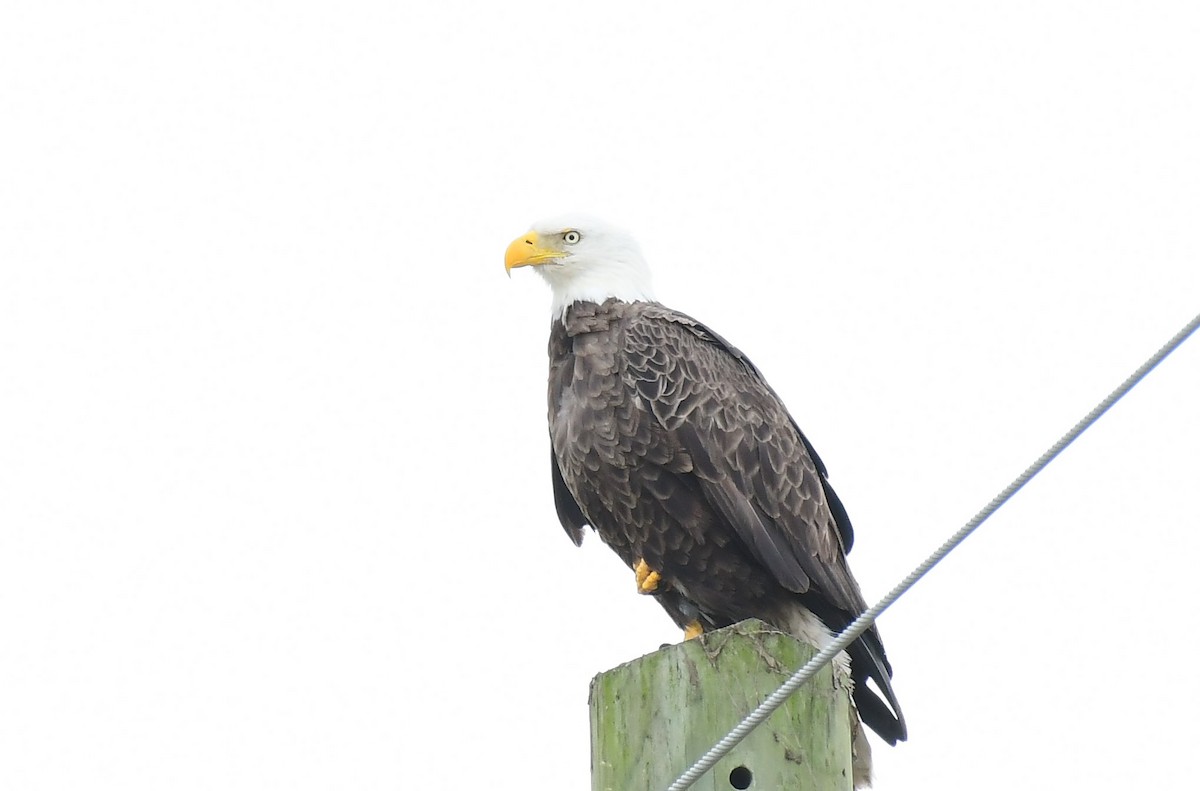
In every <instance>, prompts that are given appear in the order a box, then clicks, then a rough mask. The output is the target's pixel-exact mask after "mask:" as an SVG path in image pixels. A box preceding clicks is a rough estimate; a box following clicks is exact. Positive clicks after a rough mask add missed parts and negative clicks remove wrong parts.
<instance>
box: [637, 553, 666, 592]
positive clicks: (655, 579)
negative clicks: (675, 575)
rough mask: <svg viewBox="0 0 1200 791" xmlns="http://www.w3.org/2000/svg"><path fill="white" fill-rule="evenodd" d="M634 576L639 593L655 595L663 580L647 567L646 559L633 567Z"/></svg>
mask: <svg viewBox="0 0 1200 791" xmlns="http://www.w3.org/2000/svg"><path fill="white" fill-rule="evenodd" d="M633 576H634V577H635V578H636V579H637V589H638V593H654V592H655V591H656V590H658V583H659V582H660V581H661V580H662V576H660V575H659V573H658V572H657V571H652V570H651V569H650V567H649V566H647V565H646V559H645V558H642V559H641V560H639V561H638V562H637V565H636V566H634V567H633Z"/></svg>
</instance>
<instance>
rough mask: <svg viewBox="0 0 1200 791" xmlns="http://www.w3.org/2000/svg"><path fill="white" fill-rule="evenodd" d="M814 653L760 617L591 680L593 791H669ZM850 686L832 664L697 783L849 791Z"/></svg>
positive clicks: (708, 788)
mask: <svg viewBox="0 0 1200 791" xmlns="http://www.w3.org/2000/svg"><path fill="white" fill-rule="evenodd" d="M814 653H815V651H814V650H813V649H812V647H811V646H808V645H806V644H804V643H801V642H800V641H798V640H796V639H795V638H794V637H792V636H791V635H787V634H784V633H782V632H778V631H776V630H774V629H771V628H770V627H769V626H767V625H766V624H763V623H762V622H761V621H753V620H752V621H743V622H742V623H740V624H736V625H734V626H731V627H729V628H727V629H721V630H719V631H715V632H710V633H708V634H705V635H702V636H701V637H699V638H697V639H695V640H689V641H687V642H685V643H681V644H679V645H674V646H669V647H667V648H664V649H662V650H661V651H657V652H655V653H653V654H649V655H647V656H644V657H642V658H641V659H638V660H635V661H633V662H630V663H628V664H625V665H621V666H620V667H617V668H614V669H612V670H609V671H607V672H604V673H601V674H599V675H598V676H596V677H595V678H594V679H593V680H592V689H591V695H590V700H589V703H590V709H591V725H592V789H593V791H642V789H645V790H646V791H662V790H663V789H665V788H667V787H668V786H669V785H670V784H671V783H672V782H674V780H675V779H676V778H677V777H678V776H679V775H680V774H681V773H682V772H683V771H684V770H686V769H687V768H688V767H689V766H691V765H692V763H694V762H695V761H696V759H698V758H699V757H700V756H701V755H703V754H704V752H705V751H706V750H708V749H709V748H710V747H711V746H712V745H713V744H715V743H716V742H717V741H718V740H719V739H721V738H722V737H723V736H725V734H727V733H728V732H729V730H730V729H731V728H732V727H733V726H734V725H736V724H737V723H738V722H739V721H741V719H742V718H743V717H744V716H745V715H747V714H749V713H750V712H751V711H753V710H754V708H755V707H756V706H757V705H758V704H759V703H760V702H761V701H762V700H763V699H764V698H766V697H767V695H769V694H771V693H772V692H774V691H775V689H777V688H778V687H779V685H780V684H782V683H783V682H784V681H785V680H786V679H787V678H788V677H789V676H790V675H791V674H792V673H793V672H794V671H795V670H797V669H798V668H800V667H801V666H802V665H803V664H804V663H805V662H807V661H808V660H809V659H810V658H811V657H812V656H813V654H814ZM850 723H851V714H850V691H849V689H848V688H846V687H845V686H844V685H842V684H841V683H840V682H835V680H834V675H833V671H832V669H831V668H830V667H829V666H828V665H827V666H826V667H824V668H823V669H822V670H821V672H820V673H818V674H817V676H816V677H815V678H813V679H812V680H811V681H809V683H807V684H805V685H804V686H802V687H801V688H800V689H799V690H798V691H797V692H796V693H795V694H794V695H792V696H791V698H789V699H788V701H787V702H786V703H785V704H784V705H783V706H782V707H781V708H780V709H779V710H778V711H776V712H775V713H774V714H773V715H772V716H771V718H770V719H768V720H767V721H766V722H764V723H763V724H762V725H760V726H759V727H758V728H757V729H756V730H755V731H754V732H753V733H751V734H750V736H748V737H747V738H746V740H745V741H743V742H742V743H741V744H739V745H738V746H737V747H736V748H734V750H733V752H731V753H730V754H729V755H727V756H726V757H725V758H723V759H721V761H719V762H718V763H717V764H716V766H714V767H713V769H712V770H711V771H710V772H708V773H707V774H706V775H705V776H704V777H702V778H701V779H700V780H699V781H697V783H696V784H695V785H694V786H692V787H693V788H695V789H703V790H704V791H717V790H718V789H719V791H727V790H728V789H745V788H750V789H784V788H786V789H812V791H834V790H835V789H837V790H842V789H845V790H847V791H848V790H849V789H850V788H852V786H853V781H852V777H851V765H850V727H851V725H850Z"/></svg>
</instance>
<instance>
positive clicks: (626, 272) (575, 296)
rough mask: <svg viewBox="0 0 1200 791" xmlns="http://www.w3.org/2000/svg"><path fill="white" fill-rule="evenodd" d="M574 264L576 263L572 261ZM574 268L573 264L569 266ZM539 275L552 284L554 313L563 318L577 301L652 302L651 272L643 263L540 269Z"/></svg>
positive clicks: (609, 262) (613, 263)
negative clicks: (617, 300)
mask: <svg viewBox="0 0 1200 791" xmlns="http://www.w3.org/2000/svg"><path fill="white" fill-rule="evenodd" d="M572 263H574V262H572ZM568 266H570V265H568ZM538 273H539V274H540V275H541V276H542V277H543V278H545V280H546V282H547V283H549V284H550V290H551V302H550V311H551V314H552V315H553V316H554V317H555V318H562V317H563V316H564V315H565V314H566V312H567V308H569V307H571V305H573V304H575V303H576V302H595V303H601V302H604V301H605V300H607V299H619V300H621V301H622V302H651V301H653V300H654V293H653V292H652V291H651V288H650V273H649V270H648V269H647V268H646V264H645V262H643V261H640V260H638V261H635V262H626V261H621V260H612V259H610V260H606V261H592V262H588V263H587V264H586V265H584V266H578V267H576V266H570V269H569V270H568V269H567V267H556V266H554V265H551V266H541V267H538Z"/></svg>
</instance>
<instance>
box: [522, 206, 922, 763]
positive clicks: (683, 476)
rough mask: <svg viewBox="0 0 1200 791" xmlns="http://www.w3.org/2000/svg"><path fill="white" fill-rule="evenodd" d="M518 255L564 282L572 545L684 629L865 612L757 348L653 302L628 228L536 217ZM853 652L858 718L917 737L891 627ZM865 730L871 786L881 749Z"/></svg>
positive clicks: (553, 404) (563, 463) (554, 418)
mask: <svg viewBox="0 0 1200 791" xmlns="http://www.w3.org/2000/svg"><path fill="white" fill-rule="evenodd" d="M504 264H505V268H506V270H508V271H509V272H510V273H511V271H512V270H513V269H515V268H517V267H523V266H533V267H536V270H537V272H538V273H539V274H540V275H541V276H542V277H543V278H544V279H545V280H546V282H548V283H549V284H550V288H551V290H552V292H553V319H552V322H551V330H550V349H549V352H550V385H549V421H550V445H551V463H550V469H551V482H552V486H553V492H554V504H555V507H556V509H557V511H558V518H559V520H560V521H561V522H562V525H563V527H564V528H565V529H566V532H567V535H568V536H570V538H571V540H572V541H573V542H575V544H576V545H579V544H580V543H581V542H582V541H583V535H584V527H585V526H588V525H590V526H591V527H592V529H594V530H595V531H596V532H597V533H598V534H599V536H600V538H601V540H603V541H604V543H606V544H607V545H608V546H609V547H611V548H612V549H613V550H614V551H615V552H616V553H617V555H619V556H620V558H621V560H623V561H624V562H625V564H626V565H627V566H628V567H630V568H632V569H633V570H634V572H635V581H636V584H637V589H638V590H639V591H640V592H642V593H646V594H648V595H651V596H653V597H654V598H655V599H656V600H657V601H658V603H659V604H661V605H662V607H663V608H664V609H665V610H666V611H667V613H668V614H669V615H670V616H671V618H672V619H673V620H674V621H675V623H676V624H677V625H678V626H679V627H680V628H682V629H683V630H684V632H685V635H686V636H687V637H693V636H695V635H697V634H700V633H702V632H703V631H707V630H711V629H718V628H721V627H724V626H728V625H730V624H733V623H736V622H738V621H741V620H744V619H746V618H759V619H761V620H763V621H765V622H767V623H769V624H771V625H773V626H775V627H776V628H778V629H780V630H782V631H786V632H790V633H791V634H794V635H796V636H797V637H799V638H801V639H803V640H805V641H807V642H809V643H810V644H813V645H815V646H817V647H818V648H821V647H823V646H825V645H827V644H828V643H829V641H830V639H831V637H832V634H833V632H835V631H839V630H841V629H842V628H844V627H845V626H847V625H848V624H849V623H850V622H851V621H853V620H854V618H856V617H857V616H858V615H859V614H861V613H862V612H863V611H864V610H865V609H866V608H867V607H866V602H865V601H864V599H863V596H862V593H861V592H860V591H859V587H858V583H857V582H855V580H854V577H853V576H852V575H851V574H850V569H849V567H848V566H847V563H846V554H847V553H848V552H849V551H850V548H851V545H852V544H853V541H854V534H853V531H852V529H851V527H850V519H849V517H848V516H847V514H846V509H845V508H844V507H843V505H842V502H841V500H839V499H838V496H837V494H835V493H834V491H833V488H832V487H831V486H830V485H829V480H828V477H827V475H826V471H825V465H824V464H822V462H821V459H820V457H818V456H817V452H816V451H815V450H814V449H813V446H812V445H811V444H810V443H809V441H808V439H807V438H805V436H804V434H803V433H802V432H801V431H800V428H799V427H798V426H797V425H796V422H795V420H793V419H792V416H791V415H790V414H789V413H788V410H787V408H786V407H785V406H784V405H783V403H782V402H781V401H780V399H779V397H778V396H777V395H776V394H775V391H774V390H772V389H771V387H770V385H768V384H767V382H766V380H765V379H764V378H763V375H762V374H761V373H760V372H759V370H758V369H757V368H756V367H755V366H754V364H753V363H751V362H750V360H749V359H748V358H747V357H746V356H745V355H744V354H742V353H741V352H740V351H738V350H737V349H736V348H734V347H733V346H731V345H730V344H729V343H728V342H726V341H725V339H723V338H722V337H721V336H720V335H718V334H717V333H715V332H713V331H712V330H711V329H709V328H708V327H707V326H706V325H704V324H701V323H700V322H698V321H696V320H695V319H693V318H691V317H690V316H687V315H684V314H683V313H680V312H678V311H675V310H671V309H670V308H667V307H665V306H663V305H661V304H660V303H658V302H656V301H655V300H654V297H653V295H652V293H651V289H650V272H649V269H648V267H647V265H646V262H645V259H644V258H643V257H642V254H641V251H640V250H639V248H638V245H637V243H636V242H635V241H634V240H633V238H632V237H631V236H630V235H629V234H627V233H625V232H624V231H621V230H619V229H617V228H614V227H612V226H610V225H607V224H605V223H603V222H600V221H598V220H595V219H592V218H588V217H582V216H579V217H561V218H556V219H552V220H548V221H545V222H539V223H536V224H534V226H533V228H532V229H531V230H530V231H529V233H527V234H525V235H524V236H522V237H520V238H518V239H516V240H515V241H513V243H512V244H511V245H509V247H508V250H507V252H506V254H505V258H504ZM847 653H848V654H849V656H846V653H843V654H842V655H841V656H840V657H839V661H838V662H835V672H837V671H838V670H839V669H840V672H841V673H842V674H843V675H844V676H848V677H849V678H850V679H851V680H852V683H853V701H854V704H855V707H856V709H857V711H858V716H859V718H860V719H861V721H862V722H863V723H864V724H866V725H867V726H868V727H869V728H871V729H872V730H873V731H875V733H877V734H878V735H879V736H880V737H881V738H882V739H883V740H884V741H886V742H888V743H889V744H892V745H894V744H896V742H898V741H902V740H904V739H905V738H906V737H907V729H906V726H905V723H904V715H903V714H902V713H901V711H900V705H899V703H897V701H896V696H895V693H894V692H893V691H892V683H891V679H892V668H891V665H890V664H889V663H888V659H887V656H886V654H885V653H884V649H883V643H882V641H881V640H880V637H879V632H878V631H877V630H876V629H875V628H871V629H870V630H868V631H867V632H865V633H864V634H863V635H862V636H861V637H859V638H858V640H856V641H855V642H854V643H852V644H851V646H850V647H849V649H848V650H847ZM868 681H872V682H874V684H875V686H876V687H877V688H878V692H876V690H875V689H872V688H871V687H870V686H868V683H867V682H868ZM881 695H882V697H881ZM855 726H856V727H855V738H854V747H855V751H854V752H855V784H856V786H858V785H863V784H866V783H869V781H870V749H869V746H868V745H867V743H866V740H865V738H863V736H862V733H861V729H859V728H858V727H857V723H855Z"/></svg>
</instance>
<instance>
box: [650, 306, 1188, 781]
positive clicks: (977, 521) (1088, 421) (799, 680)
mask: <svg viewBox="0 0 1200 791" xmlns="http://www.w3.org/2000/svg"><path fill="white" fill-rule="evenodd" d="M1197 327H1200V315H1197V316H1196V317H1195V318H1193V319H1192V320H1191V321H1190V322H1188V324H1187V326H1186V327H1184V328H1183V329H1182V330H1180V331H1179V332H1178V333H1176V334H1175V336H1174V337H1173V338H1171V340H1169V341H1167V342H1166V344H1164V345H1163V347H1162V348H1161V349H1159V350H1158V351H1157V352H1155V353H1154V355H1152V356H1151V357H1150V359H1149V360H1147V361H1146V362H1144V363H1142V365H1141V367H1140V368H1138V369H1137V370H1136V371H1134V372H1133V373H1132V374H1131V375H1130V376H1129V378H1128V379H1126V380H1125V381H1124V382H1122V383H1121V385H1120V386H1119V387H1117V389H1116V390H1113V391H1112V392H1111V393H1109V395H1108V397H1107V398H1105V399H1104V400H1103V401H1101V402H1100V403H1099V404H1097V405H1096V407H1095V408H1094V409H1092V411H1091V412H1089V413H1088V414H1087V415H1086V416H1085V417H1084V418H1083V419H1082V420H1080V421H1079V422H1078V423H1076V424H1075V426H1074V427H1073V428H1072V429H1071V430H1070V431H1068V432H1067V433H1066V434H1064V435H1063V437H1062V439H1060V440H1059V441H1058V442H1056V443H1054V445H1053V446H1052V447H1051V448H1050V449H1049V450H1048V451H1046V452H1045V453H1043V454H1042V455H1041V457H1040V458H1038V460H1037V461H1035V462H1034V463H1033V464H1031V465H1029V467H1027V468H1026V469H1025V471H1024V472H1023V473H1021V474H1020V475H1018V476H1017V478H1016V480H1014V481H1013V482H1012V483H1010V484H1009V485H1008V486H1007V487H1006V488H1005V489H1004V491H1002V492H1000V494H998V495H996V496H995V497H994V498H992V501H991V502H990V503H988V504H987V505H986V506H984V508H983V510H981V511H980V512H979V513H977V514H976V515H975V516H974V518H972V519H971V521H969V522H967V523H966V524H965V525H963V526H962V527H961V528H959V530H958V532H956V533H955V534H954V535H952V536H951V537H950V538H949V539H947V540H946V543H944V544H942V545H941V546H940V547H938V548H937V550H936V551H935V552H934V553H933V554H932V555H930V556H929V557H928V558H926V559H925V561H924V562H923V563H921V565H919V566H917V567H916V568H915V569H913V570H912V572H911V573H910V574H909V575H908V576H907V577H905V578H904V579H903V580H902V581H901V582H900V584H899V585H897V586H896V587H894V588H892V590H891V591H890V592H889V593H888V594H887V595H886V596H884V597H883V598H882V599H880V600H879V603H878V604H876V605H875V606H874V607H872V608H871V609H869V610H867V611H866V612H864V613H863V614H862V615H860V616H858V618H856V619H855V620H854V622H853V623H851V624H850V625H849V626H847V627H846V628H845V629H844V630H843V631H842V632H841V633H840V634H838V635H837V637H835V638H834V639H833V641H832V642H830V643H829V645H827V646H825V647H824V648H822V649H821V650H820V651H819V652H817V654H816V656H814V657H813V658H812V659H810V660H809V661H808V664H806V665H805V666H804V667H802V668H800V669H799V670H797V671H796V672H795V674H793V675H792V677H791V678H789V679H788V680H787V681H785V682H784V683H783V685H782V686H780V687H779V689H777V690H775V691H774V692H772V693H771V694H770V696H768V697H767V698H766V700H764V701H763V702H762V703H760V704H759V705H758V708H756V709H755V710H754V711H752V712H750V713H749V714H748V715H746V718H745V719H743V720H742V721H741V722H739V723H738V724H737V726H735V727H734V729H733V730H731V731H730V732H729V733H728V734H726V735H725V737H724V738H723V739H721V740H720V741H719V742H717V743H716V744H715V745H713V747H712V748H710V749H709V751H708V752H706V753H705V754H704V755H703V756H701V757H700V759H699V760H698V761H696V763H694V764H692V766H691V767H690V768H689V769H688V770H687V771H686V772H684V773H683V774H682V775H680V776H679V777H678V778H677V779H676V780H675V782H674V783H672V784H671V785H670V786H669V787H668V788H667V791H684V789H687V788H691V786H692V784H693V783H695V782H696V781H697V780H699V779H700V777H701V776H703V775H704V773H705V772H707V771H708V770H709V769H711V768H712V767H713V765H714V764H716V762H717V761H719V760H721V759H722V758H724V757H725V756H726V755H728V754H729V751H730V750H732V749H733V748H734V747H736V746H737V745H738V744H739V743H740V742H741V741H742V740H743V739H745V738H746V737H747V736H749V735H750V732H751V731H753V730H754V729H755V728H756V727H758V726H759V725H760V724H761V723H762V722H763V721H765V720H766V719H767V718H768V717H770V716H771V715H772V714H773V713H775V710H776V709H778V708H779V707H780V706H782V705H783V702H784V701H785V700H787V699H788V697H789V696H790V695H791V694H792V693H793V692H795V691H796V690H797V689H799V688H800V687H801V685H803V684H804V682H806V681H808V680H809V679H811V678H812V677H813V676H814V675H816V673H817V671H818V670H820V669H821V668H822V667H823V666H824V665H825V664H826V663H827V662H829V661H831V660H832V659H833V658H834V657H835V656H837V654H838V653H839V652H841V651H843V650H845V648H846V647H847V646H848V645H850V643H852V642H854V640H855V639H856V638H857V637H858V636H859V635H860V634H862V633H863V632H865V631H866V630H867V629H869V628H870V627H871V625H872V624H873V623H875V619H877V618H878V617H879V616H880V614H882V613H883V611H884V610H886V609H887V608H888V607H891V606H892V604H894V603H895V602H896V600H897V599H899V598H900V597H901V596H903V595H904V594H905V593H906V592H907V591H908V589H909V588H911V587H912V586H913V585H915V584H916V582H917V580H919V579H921V577H924V576H925V574H926V573H928V572H929V570H930V569H932V568H933V567H934V566H936V565H937V564H938V563H939V562H940V561H941V560H942V558H944V557H945V556H946V555H948V554H950V552H951V551H952V550H954V549H955V548H956V547H957V546H958V545H959V544H961V543H962V542H963V540H964V539H966V537H967V536H969V535H971V533H973V532H974V531H975V528H977V527H979V526H980V525H981V524H983V522H984V521H985V520H986V519H987V518H988V517H989V516H991V515H992V514H993V513H995V512H996V510H997V509H998V508H1000V506H1002V505H1004V504H1005V503H1006V502H1008V500H1009V498H1011V497H1012V496H1013V495H1014V494H1016V493H1017V492H1018V491H1020V489H1021V487H1023V486H1024V485H1025V484H1027V483H1029V481H1030V480H1031V479H1032V478H1033V477H1034V476H1035V475H1037V474H1038V473H1039V472H1041V471H1042V470H1043V469H1044V468H1045V467H1046V465H1047V464H1049V463H1050V462H1051V461H1053V460H1054V458H1055V457H1056V456H1058V454H1060V453H1062V451H1063V450H1064V449H1065V448H1066V447H1067V446H1068V445H1070V444H1071V443H1072V442H1074V441H1075V440H1076V439H1078V438H1079V435H1080V434H1082V433H1083V432H1084V431H1086V430H1087V429H1088V428H1089V427H1091V425H1092V424H1093V423H1095V422H1096V420H1098V419H1099V418H1100V416H1101V415H1103V414H1104V413H1105V412H1107V411H1108V410H1109V409H1110V408H1111V407H1112V405H1113V404H1115V403H1117V402H1118V401H1120V400H1121V399H1122V398H1123V397H1124V396H1125V394H1126V393H1128V392H1129V391H1130V390H1132V389H1133V387H1134V386H1135V385H1136V384H1137V383H1138V382H1140V381H1142V379H1143V378H1145V376H1146V374H1148V373H1150V371H1152V370H1153V369H1154V367H1155V366H1156V365H1158V364H1159V363H1160V362H1162V361H1163V360H1164V359H1166V357H1167V355H1169V354H1170V353H1171V352H1173V351H1175V350H1176V349H1177V348H1179V345H1180V344H1182V343H1183V342H1184V341H1185V340H1187V338H1188V336H1189V335H1191V334H1192V333H1193V332H1195V331H1196V328H1197Z"/></svg>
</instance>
